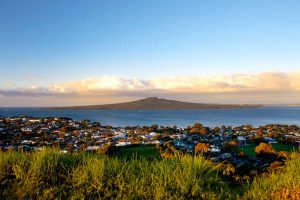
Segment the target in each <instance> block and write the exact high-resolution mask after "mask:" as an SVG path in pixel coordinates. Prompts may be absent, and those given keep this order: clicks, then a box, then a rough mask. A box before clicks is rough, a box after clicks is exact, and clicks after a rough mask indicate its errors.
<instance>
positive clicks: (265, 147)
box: [255, 143, 277, 158]
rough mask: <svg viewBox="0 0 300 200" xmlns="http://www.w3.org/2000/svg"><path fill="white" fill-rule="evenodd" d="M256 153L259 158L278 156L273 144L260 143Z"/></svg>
mask: <svg viewBox="0 0 300 200" xmlns="http://www.w3.org/2000/svg"><path fill="white" fill-rule="evenodd" d="M255 153H256V155H257V156H259V157H263V158H274V157H276V156H277V153H276V151H275V149H274V148H273V146H272V145H271V144H267V143H260V144H259V145H258V146H257V147H256V148H255Z"/></svg>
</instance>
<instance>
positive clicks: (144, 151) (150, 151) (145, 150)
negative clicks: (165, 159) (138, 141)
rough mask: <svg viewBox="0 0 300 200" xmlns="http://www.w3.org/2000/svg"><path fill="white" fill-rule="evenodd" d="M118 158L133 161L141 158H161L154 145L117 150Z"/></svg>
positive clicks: (119, 148) (126, 147)
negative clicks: (132, 159)
mask: <svg viewBox="0 0 300 200" xmlns="http://www.w3.org/2000/svg"><path fill="white" fill-rule="evenodd" d="M117 150H118V151H117V157H119V158H126V159H131V158H135V157H139V158H145V159H148V158H154V159H159V158H160V152H159V150H158V149H157V148H156V147H155V146H154V145H133V146H125V147H118V148H117Z"/></svg>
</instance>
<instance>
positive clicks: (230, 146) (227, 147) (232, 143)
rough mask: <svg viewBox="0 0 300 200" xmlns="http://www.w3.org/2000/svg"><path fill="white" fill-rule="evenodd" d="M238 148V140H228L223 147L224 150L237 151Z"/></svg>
mask: <svg viewBox="0 0 300 200" xmlns="http://www.w3.org/2000/svg"><path fill="white" fill-rule="evenodd" d="M237 149H238V143H237V142H236V141H230V142H227V143H226V144H225V145H224V147H223V150H224V151H225V152H233V151H236V150H237Z"/></svg>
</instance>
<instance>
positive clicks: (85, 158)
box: [0, 147, 300, 199]
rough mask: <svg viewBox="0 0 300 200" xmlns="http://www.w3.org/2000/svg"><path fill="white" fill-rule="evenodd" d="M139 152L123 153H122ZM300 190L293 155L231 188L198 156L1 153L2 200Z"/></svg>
mask: <svg viewBox="0 0 300 200" xmlns="http://www.w3.org/2000/svg"><path fill="white" fill-rule="evenodd" d="M146 148H149V149H150V150H151V148H152V147H151V148H150V147H146ZM139 150H141V149H140V148H138V147H135V148H132V149H130V150H129V149H126V150H125V153H124V155H128V154H129V155H131V154H132V152H140V151H139ZM152 150H153V149H152ZM152 150H151V151H152ZM145 154H146V153H144V154H143V155H145ZM299 188H300V157H299V155H297V154H295V153H293V154H292V156H291V159H290V160H288V161H287V162H286V165H285V166H284V167H283V168H281V169H279V170H277V171H276V172H275V171H274V172H270V173H269V174H267V175H262V176H258V177H257V178H255V179H254V181H253V182H252V183H249V184H247V183H244V184H243V185H242V186H239V187H231V186H230V184H229V183H228V182H226V181H225V180H224V179H223V178H222V170H221V168H220V166H219V165H217V164H214V163H211V162H210V161H208V160H206V159H205V158H203V157H201V156H173V157H171V158H169V159H159V160H155V159H154V160H148V159H144V158H142V157H141V158H132V159H122V158H118V157H108V156H106V155H103V154H100V153H95V154H87V153H76V154H61V153H60V152H59V151H58V150H56V149H44V150H42V151H41V152H33V153H23V152H14V151H9V152H0V195H1V196H0V199H99V198H100V199H284V198H285V196H284V195H290V196H291V195H297V192H298V191H299ZM286 191H288V192H286ZM290 196H288V197H290ZM296 197H297V196H296ZM299 198H300V196H299Z"/></svg>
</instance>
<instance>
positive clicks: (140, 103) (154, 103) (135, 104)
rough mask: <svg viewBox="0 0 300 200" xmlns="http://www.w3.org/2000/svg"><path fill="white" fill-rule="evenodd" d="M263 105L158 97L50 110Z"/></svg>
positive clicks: (204, 107) (232, 107)
mask: <svg viewBox="0 0 300 200" xmlns="http://www.w3.org/2000/svg"><path fill="white" fill-rule="evenodd" d="M262 106H263V105H239V104H205V103H189V102H181V101H174V100H168V99H160V98H157V97H149V98H145V99H140V100H137V101H131V102H125V103H115V104H105V105H90V106H72V107H52V108H49V109H63V110H71V109H72V110H73V109H75V110H105V109H107V110H184V109H236V108H258V107H262Z"/></svg>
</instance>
